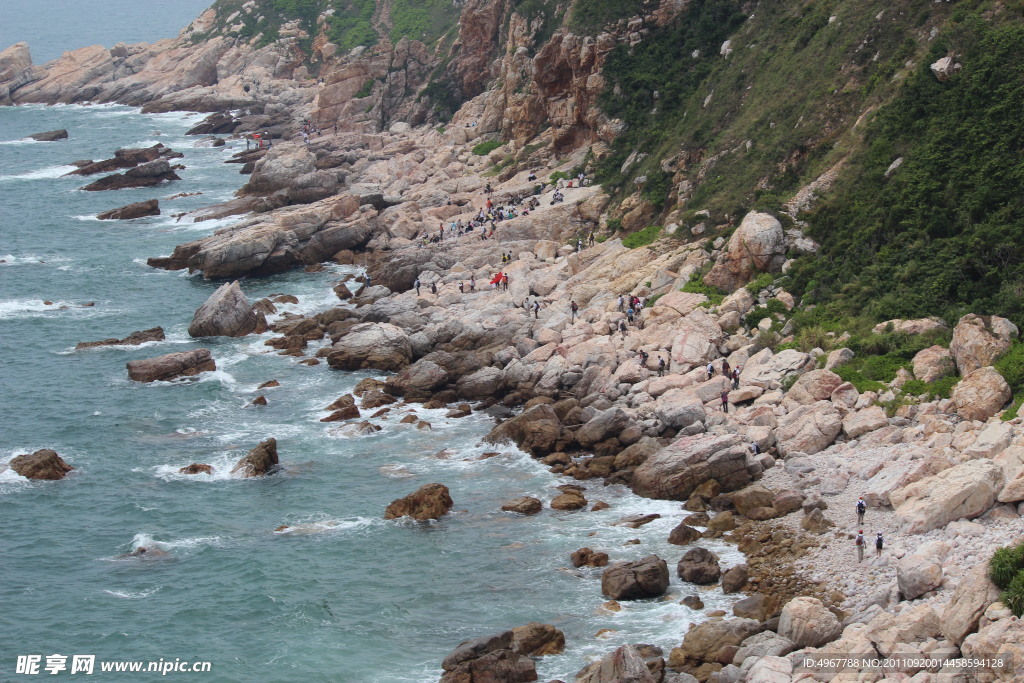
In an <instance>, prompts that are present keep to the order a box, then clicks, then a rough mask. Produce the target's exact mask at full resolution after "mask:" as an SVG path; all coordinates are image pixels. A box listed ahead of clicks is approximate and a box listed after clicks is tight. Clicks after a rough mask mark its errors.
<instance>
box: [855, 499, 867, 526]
mask: <svg viewBox="0 0 1024 683" xmlns="http://www.w3.org/2000/svg"><path fill="white" fill-rule="evenodd" d="M867 510H868V505H867V503H865V502H864V496H861V497H860V498H858V499H857V525H858V526H859V525H861V524H864V513H865V512H867Z"/></svg>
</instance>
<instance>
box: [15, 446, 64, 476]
mask: <svg viewBox="0 0 1024 683" xmlns="http://www.w3.org/2000/svg"><path fill="white" fill-rule="evenodd" d="M10 467H11V469H12V470H14V471H15V472H17V473H18V474H20V475H21V476H23V477H25V478H26V479H46V480H49V481H56V480H57V479H63V478H64V477H65V476H67V473H68V472H70V471H71V470H73V469H75V468H74V467H72V466H71V465H69V464H67V463H66V462H64V459H63V458H61V457H60V456H59V455H57V452H56V451H52V450H50V449H49V448H43V449H40V450H38V451H36V452H34V453H31V454H25V455H19V456H16V457H15V458H14V459H12V460H11V462H10Z"/></svg>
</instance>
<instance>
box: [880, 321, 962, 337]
mask: <svg viewBox="0 0 1024 683" xmlns="http://www.w3.org/2000/svg"><path fill="white" fill-rule="evenodd" d="M948 329H949V326H948V325H946V323H945V322H944V321H943V320H942V319H941V318H914V319H913V320H903V319H901V318H895V319H893V320H886V321H885V322H884V323H878V324H877V325H875V326H874V327H873V328H872V329H871V331H872V332H873V333H875V334H885V333H886V332H890V331H891V332H902V333H903V334H928V333H929V332H939V331H941V330H948Z"/></svg>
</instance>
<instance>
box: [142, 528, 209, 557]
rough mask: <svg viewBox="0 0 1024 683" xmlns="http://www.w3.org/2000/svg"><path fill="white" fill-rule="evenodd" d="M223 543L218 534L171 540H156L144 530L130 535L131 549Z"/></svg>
mask: <svg viewBox="0 0 1024 683" xmlns="http://www.w3.org/2000/svg"><path fill="white" fill-rule="evenodd" d="M222 544H223V539H221V537H220V536H195V537H192V538H179V539H177V540H173V541H158V540H156V539H155V538H153V537H152V536H151V535H150V534H148V533H146V532H141V533H137V534H135V536H134V537H132V550H138V549H139V548H159V549H160V550H165V551H167V552H170V551H172V550H176V549H185V550H191V549H194V548H203V547H207V546H219V545H222Z"/></svg>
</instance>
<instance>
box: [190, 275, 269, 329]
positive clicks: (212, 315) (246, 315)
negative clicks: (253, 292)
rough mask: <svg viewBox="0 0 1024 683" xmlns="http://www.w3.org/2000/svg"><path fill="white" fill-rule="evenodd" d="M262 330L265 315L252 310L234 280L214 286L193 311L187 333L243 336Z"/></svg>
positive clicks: (264, 323)
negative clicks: (208, 295) (211, 292)
mask: <svg viewBox="0 0 1024 683" xmlns="http://www.w3.org/2000/svg"><path fill="white" fill-rule="evenodd" d="M266 329H267V320H266V318H265V317H264V316H263V314H262V313H257V312H255V311H254V310H253V307H252V304H250V303H249V300H248V299H247V298H246V296H245V294H243V293H242V288H241V287H240V286H239V284H238V281H237V280H235V281H234V282H231V283H226V284H223V285H221V286H220V287H218V288H217V291H215V292H214V293H213V294H211V295H210V298H209V299H207V300H206V301H205V302H204V303H203V305H202V306H200V307H199V308H198V309H197V310H196V312H195V315H194V316H193V317H192V322H191V324H189V326H188V333H189V336H192V337H244V336H245V335H247V334H251V333H253V332H255V333H257V334H258V333H261V332H265V331H266Z"/></svg>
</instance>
